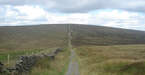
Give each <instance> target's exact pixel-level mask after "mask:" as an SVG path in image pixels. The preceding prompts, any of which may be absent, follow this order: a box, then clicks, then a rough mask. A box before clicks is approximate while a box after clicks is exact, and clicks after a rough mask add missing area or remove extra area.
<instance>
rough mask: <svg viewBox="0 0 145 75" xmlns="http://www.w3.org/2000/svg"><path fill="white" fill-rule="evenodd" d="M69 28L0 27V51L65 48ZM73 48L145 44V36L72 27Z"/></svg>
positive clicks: (90, 27) (52, 25)
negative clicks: (80, 46)
mask: <svg viewBox="0 0 145 75" xmlns="http://www.w3.org/2000/svg"><path fill="white" fill-rule="evenodd" d="M67 25H68V24H51V25H50V24H47V25H33V26H1V27H0V50H1V49H4V50H7V49H10V50H11V49H12V50H13V49H36V48H50V47H58V46H64V45H66V44H67V38H68V37H67ZM70 25H71V29H72V37H73V38H72V44H73V45H75V46H79V45H116V44H145V32H143V31H136V30H127V29H119V28H110V27H101V26H92V25H77V24H70Z"/></svg>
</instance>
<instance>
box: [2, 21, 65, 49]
mask: <svg viewBox="0 0 145 75" xmlns="http://www.w3.org/2000/svg"><path fill="white" fill-rule="evenodd" d="M66 30H67V28H66V25H62V24H59V25H58V24H52V25H33V26H1V27H0V49H3V50H5V49H6V50H7V49H9V50H12V49H39V48H50V47H58V46H64V44H65V43H66V38H67V31H66Z"/></svg>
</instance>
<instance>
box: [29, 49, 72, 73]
mask: <svg viewBox="0 0 145 75" xmlns="http://www.w3.org/2000/svg"><path fill="white" fill-rule="evenodd" d="M69 55H70V52H69V50H67V49H64V51H63V52H60V53H58V55H57V56H56V57H55V59H54V60H51V59H50V58H44V59H41V60H39V62H37V64H36V65H35V67H34V68H33V69H32V71H31V74H30V75H64V74H65V72H66V70H67V66H68V62H69Z"/></svg>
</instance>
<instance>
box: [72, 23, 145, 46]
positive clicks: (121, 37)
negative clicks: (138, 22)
mask: <svg viewBox="0 0 145 75" xmlns="http://www.w3.org/2000/svg"><path fill="white" fill-rule="evenodd" d="M71 28H72V36H73V40H72V42H73V45H75V46H80V45H117V44H119V45H120V44H121V45H123V44H145V32H144V31H137V30H128V29H120V28H111V27H103V26H93V25H71Z"/></svg>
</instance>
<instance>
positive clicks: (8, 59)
mask: <svg viewBox="0 0 145 75" xmlns="http://www.w3.org/2000/svg"><path fill="white" fill-rule="evenodd" d="M7 64H8V66H9V64H10V54H8V62H7Z"/></svg>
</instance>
